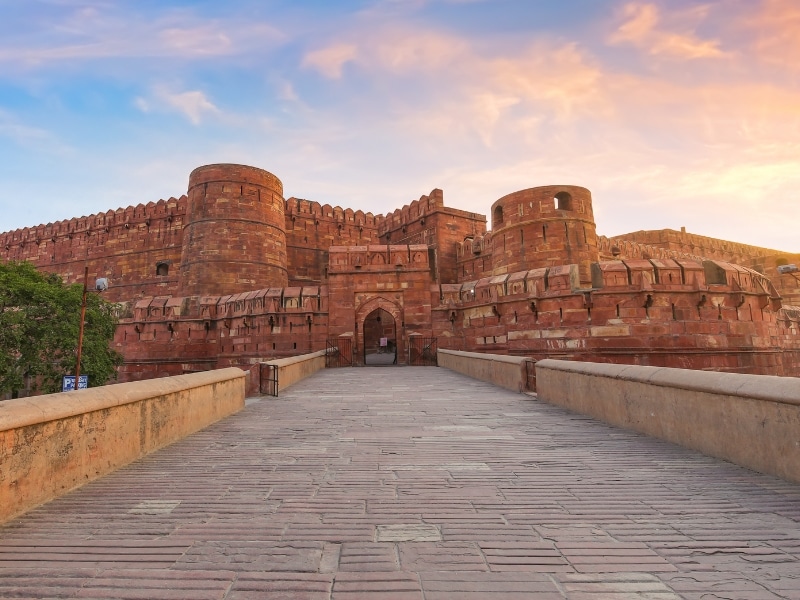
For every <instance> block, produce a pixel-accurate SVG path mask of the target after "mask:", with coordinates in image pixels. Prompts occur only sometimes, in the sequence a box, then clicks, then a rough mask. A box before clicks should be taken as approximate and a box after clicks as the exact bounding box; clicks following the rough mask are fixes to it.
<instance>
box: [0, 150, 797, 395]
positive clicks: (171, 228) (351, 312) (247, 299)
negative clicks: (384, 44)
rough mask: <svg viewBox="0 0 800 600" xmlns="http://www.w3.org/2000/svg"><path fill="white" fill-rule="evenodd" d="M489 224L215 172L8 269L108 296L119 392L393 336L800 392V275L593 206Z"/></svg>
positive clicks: (17, 243)
mask: <svg viewBox="0 0 800 600" xmlns="http://www.w3.org/2000/svg"><path fill="white" fill-rule="evenodd" d="M492 210H493V212H492V220H493V230H492V231H490V232H487V231H486V218H485V217H484V216H483V215H478V214H476V213H470V212H466V211H461V210H457V209H453V208H449V207H445V206H444V199H443V193H442V191H441V190H438V189H434V190H433V191H432V192H431V193H430V194H429V195H427V196H422V197H421V198H420V199H419V200H415V201H414V202H411V203H410V204H408V205H406V206H404V207H402V208H400V209H398V210H396V211H394V212H392V213H389V214H387V215H383V216H382V215H373V214H371V213H364V212H363V211H354V210H352V209H343V208H341V207H338V206H335V207H334V206H330V205H327V204H320V203H317V202H311V201H308V200H303V199H298V198H289V199H288V200H284V199H283V187H282V184H281V182H280V181H279V180H278V179H277V178H276V177H275V176H274V175H272V174H270V173H268V172H267V171H263V170H262V169H256V168H253V167H246V166H241V165H207V166H205V167H200V168H199V169H196V170H195V171H194V172H193V173H192V175H191V177H190V184H189V195H188V196H182V197H181V198H178V199H176V198H170V199H169V200H162V201H159V202H158V203H150V204H148V205H146V206H145V205H139V206H136V207H129V208H126V209H119V210H117V211H109V212H107V213H101V214H98V215H93V216H90V217H81V218H80V219H71V220H69V221H62V222H59V223H55V224H48V225H41V226H38V227H32V228H26V229H22V230H17V231H12V232H7V233H3V234H0V257H2V258H4V259H12V260H31V261H32V262H33V263H34V264H36V265H37V266H38V267H39V268H41V269H43V270H47V271H51V272H55V273H58V274H60V275H61V276H62V277H64V278H65V279H66V280H67V281H69V282H75V281H79V280H80V278H81V277H82V274H83V265H84V264H87V265H88V266H89V267H90V276H91V277H92V278H94V277H108V278H109V279H110V280H111V286H110V288H109V290H108V292H106V298H108V299H110V300H112V301H115V302H119V303H120V311H121V322H120V325H119V327H118V329H117V332H116V337H115V340H114V344H115V346H116V347H117V349H119V350H120V351H121V352H122V353H123V355H124V356H125V363H124V365H123V366H122V367H121V369H120V379H121V380H122V381H131V380H139V379H149V378H153V377H160V376H164V375H179V374H183V373H192V372H197V371H205V370H208V369H211V368H219V367H225V366H240V367H242V368H243V369H245V370H250V369H251V367H253V366H254V365H255V364H256V363H259V362H263V361H265V360H271V359H277V358H284V357H291V356H296V355H300V354H306V353H312V352H317V351H320V350H324V349H325V347H326V341H327V340H328V339H331V338H338V337H340V336H345V337H350V338H351V339H352V340H353V344H354V348H355V350H356V353H359V352H362V351H363V350H364V346H365V339H366V338H367V337H370V335H372V337H374V335H375V331H380V330H383V331H386V332H395V331H396V335H397V338H398V340H397V347H398V350H399V352H398V358H399V359H400V360H401V361H403V360H405V357H406V350H407V347H408V346H407V345H408V343H409V340H410V339H411V336H414V335H419V336H425V337H431V336H434V337H437V338H438V339H439V347H440V348H443V349H452V350H460V351H471V352H489V353H494V354H503V355H512V356H527V357H532V358H535V359H538V358H544V357H561V358H570V359H573V360H590V361H601V362H620V363H626V364H642V365H659V366H674V367H682V368H692V369H715V370H723V371H732V372H742V373H765V374H783V375H791V374H794V375H800V333H798V331H799V329H800V326H798V322H799V321H800V308H794V307H795V306H797V305H800V281H798V280H797V279H796V278H794V277H791V276H789V275H786V276H778V274H777V271H776V267H777V266H778V265H780V264H785V263H786V262H787V261H788V262H795V263H800V260H797V259H800V255H791V254H787V253H776V252H775V251H772V250H768V249H758V248H756V249H753V247H750V246H745V245H726V244H727V243H725V242H722V241H721V240H711V241H706V240H709V239H710V238H702V236H693V237H692V236H689V234H684V233H678V232H669V231H668V232H666V233H664V235H663V236H656V235H645V234H647V233H648V232H636V233H635V234H630V235H629V236H617V237H614V238H607V237H603V236H596V234H595V229H594V220H593V216H592V205H591V195H590V194H589V191H588V190H586V189H585V188H581V187H577V186H544V187H538V188H531V189H528V190H522V191H520V192H515V193H513V194H509V195H507V196H504V197H503V198H501V199H499V200H498V201H497V202H495V204H494V205H493V208H492ZM650 233H653V232H650ZM656 233H657V232H656ZM692 244H694V246H693V245H692ZM698 251H702V252H709V253H711V254H714V253H717V254H722V255H726V256H727V255H728V254H730V253H733V254H735V255H736V257H737V258H739V259H741V260H742V261H743V262H745V263H746V262H748V261H750V263H752V264H753V265H754V266H752V267H751V265H748V264H740V265H736V264H732V263H731V262H730V261H723V260H721V259H720V258H719V257H716V258H715V257H714V256H712V257H711V259H708V258H707V257H704V256H701V255H699V254H696V252H698ZM725 253H728V254H725ZM748 253H749V254H748ZM758 261H760V262H758ZM756 262H758V264H755V263H756ZM756 267H758V268H756ZM759 269H761V270H763V271H765V274H762V273H760V272H759ZM381 311H383V312H381ZM387 314H388V315H389V316H391V323H389V319H388V317H386V315H387ZM378 315H383V316H384V317H386V321H385V322H379V321H378V320H377V316H378ZM370 328H371V329H370ZM368 330H369V331H368ZM373 330H374V331H373ZM370 332H372V333H370ZM251 385H253V384H252V383H251ZM251 391H253V389H251Z"/></svg>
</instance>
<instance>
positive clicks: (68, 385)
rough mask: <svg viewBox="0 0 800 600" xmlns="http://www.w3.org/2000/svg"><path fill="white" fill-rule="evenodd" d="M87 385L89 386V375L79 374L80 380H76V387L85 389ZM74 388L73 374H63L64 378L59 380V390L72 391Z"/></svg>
mask: <svg viewBox="0 0 800 600" xmlns="http://www.w3.org/2000/svg"><path fill="white" fill-rule="evenodd" d="M88 387H89V376H88V375H81V378H80V381H78V389H79V390H85V389H86V388H88ZM74 390H75V375H64V378H63V379H62V380H61V391H62V392H72V391H74Z"/></svg>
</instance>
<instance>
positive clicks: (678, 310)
mask: <svg viewBox="0 0 800 600" xmlns="http://www.w3.org/2000/svg"><path fill="white" fill-rule="evenodd" d="M593 272H594V281H593V287H592V288H584V287H582V284H581V282H580V274H579V268H578V266H577V265H561V266H557V267H549V268H547V267H545V268H540V269H533V270H530V271H521V272H517V273H512V274H509V275H499V276H494V277H485V278H482V279H480V280H477V281H472V282H465V283H461V284H450V285H441V286H440V292H439V293H440V302H439V304H438V305H437V306H435V307H434V309H433V311H432V318H433V332H434V335H435V336H436V337H438V339H439V347H440V348H445V349H452V350H464V351H472V352H490V353H495V354H511V355H518V356H528V357H532V358H535V359H541V358H546V357H551V358H565V359H571V360H586V361H595V362H618V363H624V364H643V365H656V366H673V367H679V368H689V369H713V370H720V371H731V372H740V373H762V374H776V375H792V374H793V375H800V320H798V316H800V313H798V310H796V309H793V308H792V307H782V306H781V301H780V298H779V297H778V296H777V293H776V292H775V289H774V287H772V286H771V284H770V282H769V279H767V278H766V277H764V276H762V275H761V274H759V273H757V272H755V271H753V270H751V269H747V268H745V267H738V266H736V265H731V264H728V263H722V262H720V261H706V262H705V263H700V262H697V261H673V260H655V259H654V260H651V261H645V260H629V261H613V262H606V263H595V265H594V268H593Z"/></svg>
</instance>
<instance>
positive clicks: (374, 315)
mask: <svg viewBox="0 0 800 600" xmlns="http://www.w3.org/2000/svg"><path fill="white" fill-rule="evenodd" d="M364 364H365V365H367V366H379V365H396V364H397V324H396V323H395V321H394V317H393V316H392V314H391V313H389V312H386V311H385V310H383V309H382V308H376V309H375V310H373V311H372V312H371V313H369V314H368V315H367V318H366V319H364Z"/></svg>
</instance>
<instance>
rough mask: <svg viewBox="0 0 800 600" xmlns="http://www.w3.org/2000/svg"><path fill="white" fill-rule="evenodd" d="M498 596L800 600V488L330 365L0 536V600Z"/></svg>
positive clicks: (498, 395) (541, 407)
mask: <svg viewBox="0 0 800 600" xmlns="http://www.w3.org/2000/svg"><path fill="white" fill-rule="evenodd" d="M493 592H494V594H492V593H493ZM490 596H491V597H498V598H508V599H517V598H536V599H542V600H551V599H552V600H555V599H564V598H568V599H572V600H580V599H594V600H601V599H602V600H606V599H611V600H613V599H626V600H629V599H643V600H644V599H648V600H653V599H658V600H671V599H675V598H690V599H697V600H700V599H703V600H709V599H714V598H720V599H721V598H725V599H742V600H772V599H777V598H791V599H800V486H798V485H794V484H790V483H786V482H783V481H780V480H778V479H775V478H772V477H767V476H763V475H759V474H756V473H752V472H750V471H746V470H744V469H740V468H738V467H735V466H732V465H730V464H727V463H724V462H721V461H717V460H713V459H710V458H706V457H704V456H701V455H698V454H695V453H692V452H689V451H687V450H683V449H681V448H678V447H676V446H672V445H670V444H667V443H664V442H660V441H658V440H654V439H650V438H647V437H643V436H639V435H635V434H631V433H628V432H625V431H622V430H619V429H614V428H611V427H607V426H605V425H602V424H599V423H596V422H594V421H591V420H589V419H586V418H583V417H580V416H576V415H573V414H570V413H567V412H565V411H563V410H561V409H559V408H555V407H552V406H549V405H546V404H543V403H540V402H538V401H536V400H533V399H531V398H529V397H526V396H522V395H518V394H512V393H509V392H506V391H503V390H500V389H497V388H494V387H492V386H490V385H488V384H483V383H481V382H477V381H474V380H471V379H467V378H465V377H462V376H460V375H458V374H455V373H452V372H450V371H447V370H444V369H435V368H423V367H399V368H396V369H387V368H383V369H368V368H362V369H338V370H328V371H323V372H321V373H319V374H318V375H315V376H314V377H312V378H310V379H307V380H305V381H303V382H301V383H299V384H297V385H295V386H294V387H293V388H290V389H289V390H286V391H285V392H284V393H282V395H281V398H279V399H262V400H260V401H258V402H254V403H252V404H250V405H249V406H248V407H247V408H246V409H245V410H244V411H242V412H241V413H239V414H238V415H235V416H234V417H231V418H229V419H226V420H225V421H223V422H220V423H218V424H216V425H214V426H212V427H210V428H208V429H206V430H205V431H202V432H200V433H198V434H196V435H194V436H191V437H190V438H188V439H186V440H183V441H181V442H179V443H177V444H174V445H173V446H171V447H169V448H167V449H165V450H163V451H161V452H158V453H156V454H154V455H152V456H150V457H148V458H146V459H144V460H141V461H139V462H137V463H135V464H134V465H131V466H130V467H128V468H125V469H122V470H120V471H118V472H117V473H114V474H112V475H110V476H108V477H105V478H104V479H102V480H100V481H97V482H94V483H92V484H90V485H87V486H85V487H84V488H82V489H80V490H78V491H76V492H74V493H72V494H69V495H68V496H65V497H64V498H61V499H59V500H56V501H54V502H51V503H49V504H47V505H45V506H43V507H41V508H39V509H37V510H34V511H33V512H31V513H29V514H28V515H26V516H25V517H23V518H21V519H18V520H16V521H13V522H11V523H10V524H7V525H6V526H5V527H0V597H2V598H7V597H14V598H18V597H28V598H49V597H59V598H63V597H70V598H71V597H79V598H149V599H157V598H192V599H202V598H225V599H229V600H243V599H255V598H270V599H275V598H309V599H320V600H322V599H324V600H329V599H331V598H333V599H336V600H342V599H351V600H352V599H356V598H379V599H389V600H391V599H395V598H398V599H400V598H402V599H405V598H413V599H420V598H424V599H426V600H436V599H441V598H459V599H478V598H488V597H490Z"/></svg>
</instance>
